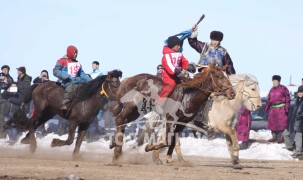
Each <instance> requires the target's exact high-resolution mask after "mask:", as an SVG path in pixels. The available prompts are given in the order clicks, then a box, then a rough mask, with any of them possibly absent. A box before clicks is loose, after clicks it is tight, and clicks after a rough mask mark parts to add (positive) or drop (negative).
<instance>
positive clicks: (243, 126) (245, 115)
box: [237, 107, 252, 150]
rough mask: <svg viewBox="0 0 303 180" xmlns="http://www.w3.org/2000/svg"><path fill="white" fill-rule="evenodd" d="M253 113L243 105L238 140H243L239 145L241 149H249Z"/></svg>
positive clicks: (240, 112)
mask: <svg viewBox="0 0 303 180" xmlns="http://www.w3.org/2000/svg"><path fill="white" fill-rule="evenodd" d="M251 121H252V117H251V113H250V111H249V110H247V109H246V108H245V107H241V109H240V111H239V117H238V126H237V136H238V140H239V141H242V143H241V144H240V145H239V149H240V150H244V149H247V148H248V147H249V132H250V127H251Z"/></svg>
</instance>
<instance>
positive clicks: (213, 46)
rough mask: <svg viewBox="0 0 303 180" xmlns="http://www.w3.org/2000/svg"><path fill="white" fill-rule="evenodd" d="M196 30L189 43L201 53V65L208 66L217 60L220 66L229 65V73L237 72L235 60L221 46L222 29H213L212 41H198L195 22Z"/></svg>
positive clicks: (195, 28) (194, 27)
mask: <svg viewBox="0 0 303 180" xmlns="http://www.w3.org/2000/svg"><path fill="white" fill-rule="evenodd" d="M192 29H193V30H194V31H193V32H192V34H191V35H190V37H189V38H188V43H189V45H190V46H191V47H192V48H194V49H195V50H196V51H197V52H198V53H199V54H200V60H199V62H198V64H199V65H204V66H208V65H209V64H211V63H213V62H217V63H218V64H219V65H220V66H224V65H228V69H227V70H226V73H227V74H229V75H230V74H236V71H235V69H234V65H233V62H232V60H231V58H230V56H229V54H228V52H227V50H226V49H225V48H223V47H222V46H221V41H222V40H223V33H222V32H220V31H212V32H211V33H210V39H211V41H210V43H206V42H201V41H198V39H197V36H198V26H197V25H196V24H195V25H194V26H193V28H192Z"/></svg>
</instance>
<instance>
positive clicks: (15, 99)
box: [1, 91, 24, 116]
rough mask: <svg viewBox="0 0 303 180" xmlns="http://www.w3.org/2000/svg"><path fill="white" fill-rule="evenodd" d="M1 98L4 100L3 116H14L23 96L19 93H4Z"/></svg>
mask: <svg viewBox="0 0 303 180" xmlns="http://www.w3.org/2000/svg"><path fill="white" fill-rule="evenodd" d="M1 97H2V98H3V99H5V100H6V102H5V106H4V115H6V116H9V115H12V114H14V113H15V112H16V111H17V110H18V109H19V107H20V105H21V103H22V101H23V98H24V96H23V95H22V94H21V93H20V92H16V93H12V92H8V91H4V92H3V93H2V94H1Z"/></svg>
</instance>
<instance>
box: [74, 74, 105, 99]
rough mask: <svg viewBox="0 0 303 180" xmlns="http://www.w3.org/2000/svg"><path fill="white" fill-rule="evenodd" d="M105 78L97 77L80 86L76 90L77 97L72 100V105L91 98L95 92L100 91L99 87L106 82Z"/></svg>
mask: <svg viewBox="0 0 303 180" xmlns="http://www.w3.org/2000/svg"><path fill="white" fill-rule="evenodd" d="M106 77H107V75H103V76H98V77H97V78H96V79H93V80H91V81H89V82H87V83H83V84H81V85H80V87H79V88H78V89H77V95H76V97H75V99H74V102H73V104H76V103H78V102H81V101H84V100H87V99H89V98H91V97H92V96H93V95H94V94H95V93H96V92H97V91H99V90H100V89H101V85H102V83H103V82H104V81H105V80H106Z"/></svg>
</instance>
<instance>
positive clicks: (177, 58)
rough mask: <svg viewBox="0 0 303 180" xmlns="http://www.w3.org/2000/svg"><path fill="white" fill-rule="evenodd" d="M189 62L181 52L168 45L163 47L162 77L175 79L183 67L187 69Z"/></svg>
mask: <svg viewBox="0 0 303 180" xmlns="http://www.w3.org/2000/svg"><path fill="white" fill-rule="evenodd" d="M188 64H189V62H188V60H187V59H186V58H185V57H184V56H183V54H182V53H181V52H174V51H173V50H172V49H170V48H169V47H167V46H164V47H163V57H162V66H163V70H162V78H172V79H175V75H177V74H178V73H180V72H181V71H182V69H186V67H187V65H188Z"/></svg>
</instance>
